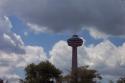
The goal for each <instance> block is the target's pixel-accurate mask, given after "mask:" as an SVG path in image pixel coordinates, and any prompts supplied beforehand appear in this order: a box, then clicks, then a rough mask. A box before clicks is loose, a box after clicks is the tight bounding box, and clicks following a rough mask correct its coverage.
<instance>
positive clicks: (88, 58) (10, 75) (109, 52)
mask: <svg viewBox="0 0 125 83" xmlns="http://www.w3.org/2000/svg"><path fill="white" fill-rule="evenodd" d="M73 34H78V35H79V36H80V37H81V38H82V39H83V41H84V44H83V46H81V47H79V48H78V64H79V66H85V65H89V66H90V68H93V69H96V70H97V71H98V72H99V73H100V74H101V75H102V76H103V78H104V80H103V83H107V81H108V80H110V79H112V80H113V81H115V80H116V79H118V78H120V77H122V76H125V71H124V70H125V51H124V50H125V1H124V0H0V78H2V79H6V80H9V81H12V83H18V82H17V81H16V80H17V79H19V78H22V79H23V78H24V75H25V72H24V68H25V67H26V66H27V65H28V64H31V63H36V64H38V63H39V62H41V61H45V60H48V61H50V62H51V63H52V64H53V65H55V66H56V67H57V68H59V69H60V70H62V71H63V74H67V73H68V72H69V71H70V70H71V47H69V46H68V45H67V42H66V40H67V39H68V38H70V37H71V36H72V35H73Z"/></svg>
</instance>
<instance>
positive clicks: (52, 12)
mask: <svg viewBox="0 0 125 83" xmlns="http://www.w3.org/2000/svg"><path fill="white" fill-rule="evenodd" d="M0 3H1V4H0V7H1V12H2V13H4V14H6V13H7V14H9V15H10V14H14V15H17V16H20V17H21V18H22V19H23V20H25V22H26V23H27V24H28V25H30V26H31V27H32V29H33V30H34V31H37V32H43V31H47V30H49V31H54V32H60V31H65V30H69V31H71V32H73V31H78V30H80V29H81V28H83V27H84V28H88V27H93V28H94V29H97V30H99V31H101V32H104V33H106V34H110V35H115V36H119V35H120V36H121V35H125V8H124V7H125V6H124V5H125V3H124V1H122V0H11V1H10V0H4V1H3V0H0ZM33 26H35V27H36V28H35V27H34V28H33ZM38 28H39V29H38Z"/></svg>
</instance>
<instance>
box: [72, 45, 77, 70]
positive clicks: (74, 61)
mask: <svg viewBox="0 0 125 83" xmlns="http://www.w3.org/2000/svg"><path fill="white" fill-rule="evenodd" d="M76 69H77V47H72V71H73V70H76Z"/></svg>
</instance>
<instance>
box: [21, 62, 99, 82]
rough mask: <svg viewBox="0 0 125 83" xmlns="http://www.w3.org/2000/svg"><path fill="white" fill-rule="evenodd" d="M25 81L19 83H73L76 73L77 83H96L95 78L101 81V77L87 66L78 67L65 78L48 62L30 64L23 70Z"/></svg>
mask: <svg viewBox="0 0 125 83" xmlns="http://www.w3.org/2000/svg"><path fill="white" fill-rule="evenodd" d="M25 72H26V74H25V76H26V77H25V79H24V80H20V83H53V82H54V80H55V81H56V83H62V81H63V82H64V81H65V82H66V83H74V76H75V75H76V73H77V77H78V83H96V80H94V79H95V78H98V79H101V76H100V75H99V74H98V72H97V71H96V70H94V69H89V68H88V66H84V67H79V68H78V69H77V70H76V71H74V72H71V73H70V74H68V75H66V76H62V75H61V71H60V70H59V69H57V68H56V67H55V66H54V65H52V64H51V63H50V62H48V61H45V62H41V63H39V64H30V65H28V66H27V67H26V68H25Z"/></svg>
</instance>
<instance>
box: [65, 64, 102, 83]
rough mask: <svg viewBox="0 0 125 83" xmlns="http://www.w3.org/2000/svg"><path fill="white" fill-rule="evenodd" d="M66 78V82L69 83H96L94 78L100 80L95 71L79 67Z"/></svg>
mask: <svg viewBox="0 0 125 83" xmlns="http://www.w3.org/2000/svg"><path fill="white" fill-rule="evenodd" d="M66 77H68V79H67V81H68V82H69V81H70V83H76V82H77V83H96V80H94V79H95V78H97V79H102V78H101V76H100V75H99V74H98V73H97V71H96V70H94V69H89V68H88V66H83V67H79V68H78V69H77V70H75V71H73V72H72V73H71V75H68V76H66ZM76 80H77V81H76Z"/></svg>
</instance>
